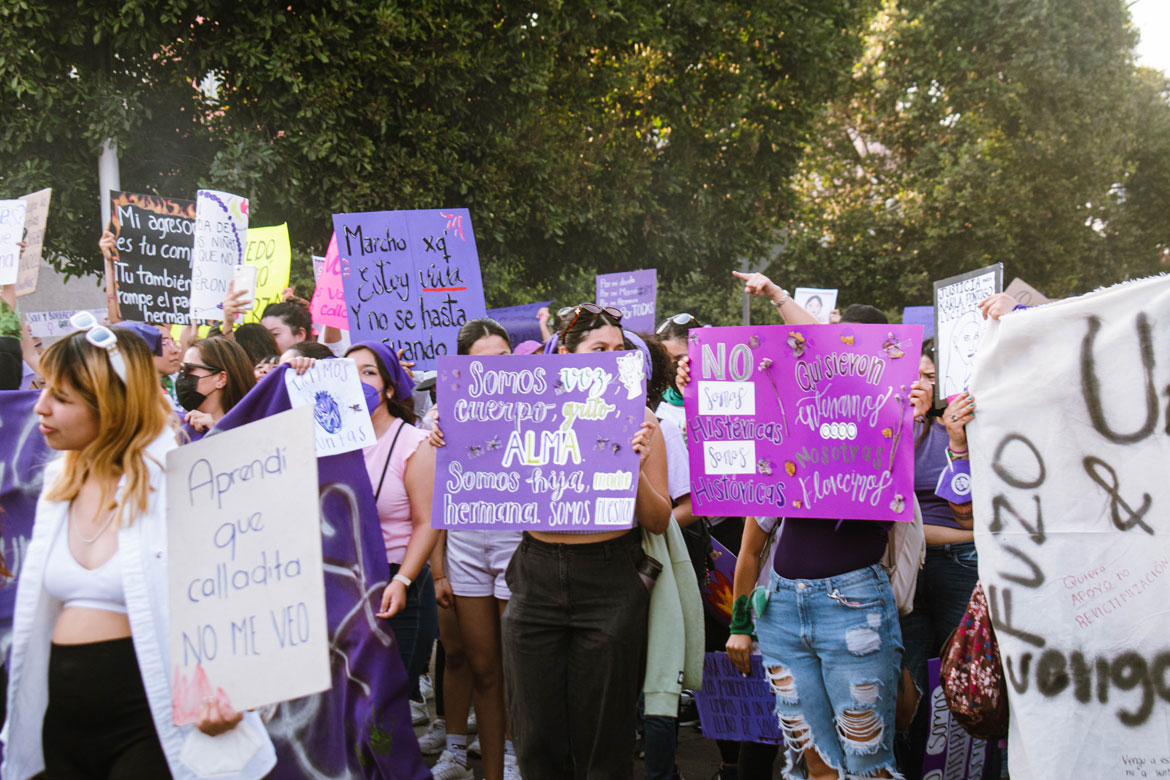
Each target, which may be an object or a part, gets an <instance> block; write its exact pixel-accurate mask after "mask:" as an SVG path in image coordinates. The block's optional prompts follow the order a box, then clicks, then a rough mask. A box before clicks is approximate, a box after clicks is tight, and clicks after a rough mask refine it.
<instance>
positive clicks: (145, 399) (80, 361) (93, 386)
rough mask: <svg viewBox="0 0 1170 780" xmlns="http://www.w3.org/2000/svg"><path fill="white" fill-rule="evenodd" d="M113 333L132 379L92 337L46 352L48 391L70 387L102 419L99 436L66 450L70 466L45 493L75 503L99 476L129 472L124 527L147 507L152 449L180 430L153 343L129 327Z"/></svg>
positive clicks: (80, 336)
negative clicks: (168, 430) (164, 435)
mask: <svg viewBox="0 0 1170 780" xmlns="http://www.w3.org/2000/svg"><path fill="white" fill-rule="evenodd" d="M113 330H114V334H115V335H116V336H117V339H118V351H119V352H120V353H121V355H122V359H123V361H124V362H125V364H126V381H125V382H123V381H122V380H121V379H120V378H119V377H118V374H117V373H116V372H115V371H114V368H113V365H112V364H111V362H110V358H109V356H108V355H107V353H106V351H105V350H104V349H102V348H101V347H95V346H94V345H92V344H90V343H89V342H88V341H86V339H85V333H82V332H78V333H74V334H73V335H71V336H67V337H66V338H63V339H61V340H60V341H58V342H57V343H56V344H53V345H52V346H51V347H49V348H48V349H47V350H45V354H43V355H41V361H40V366H41V372H42V374H43V376H44V377H45V392H47V393H52V392H54V391H55V390H58V389H60V388H62V387H67V388H68V389H70V390H71V391H73V392H75V393H76V394H77V396H78V397H79V398H81V400H82V401H83V402H84V403H85V404H86V405H87V406H89V408H90V409H92V410H93V411H94V413H96V414H97V418H98V434H97V436H96V437H95V438H94V440H93V441H91V442H90V443H89V444H87V445H85V447H84V448H83V449H81V450H70V451H69V452H66V453H65V461H64V468H62V470H61V473H60V475H59V476H58V477H57V479H56V481H55V482H54V483H53V484H52V485H50V486H48V490H47V491H46V493H45V498H46V499H48V500H50V501H72V500H73V499H74V498H76V497H77V494H78V492H79V491H80V490H81V486H82V484H84V483H85V481H86V479H88V478H89V477H91V476H92V477H95V478H96V479H98V480H99V482H101V484H103V485H108V484H110V483H114V484H116V483H117V481H118V480H119V479H121V478H122V477H125V478H126V489H125V491H124V493H123V494H122V500H121V501H120V502H119V504H118V506H117V515H116V517H115V518H114V522H115V524H116V525H117V526H119V527H120V526H121V525H122V523H123V522H124V523H126V525H130V524H131V523H133V522H134V517H135V516H136V515H137V514H139V513H141V512H145V511H146V508H147V504H148V502H149V500H150V490H151V488H150V471H149V468H148V465H147V463H146V458H148V457H150V456H149V455H147V453H146V448H147V447H148V446H150V444H151V443H152V442H153V441H154V440H155V439H157V438H158V437H159V434H161V433H162V432H163V431H164V430H165V429H166V428H167V427H168V426H170V427H172V428H173V427H174V415H173V414H172V413H171V409H170V405H169V404H168V403H167V401H166V399H165V398H164V396H163V394H162V390H161V389H160V388H159V385H158V371H156V370H155V368H154V356H153V355H152V354H151V351H150V348H149V347H147V346H146V342H145V341H143V340H142V339H141V338H140V337H139V336H137V335H135V334H133V333H131V332H129V331H125V330H121V329H118V328H114V329H113ZM158 465H159V466H162V465H164V464H162V463H159V464H158ZM114 499H115V497H114V496H112V495H103V496H102V504H103V505H104V506H108V507H110V508H113V501H114ZM107 502H109V503H107Z"/></svg>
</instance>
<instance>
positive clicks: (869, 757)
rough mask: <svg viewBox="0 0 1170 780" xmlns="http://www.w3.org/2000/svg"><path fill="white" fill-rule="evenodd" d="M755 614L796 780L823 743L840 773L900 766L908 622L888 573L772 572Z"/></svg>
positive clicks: (867, 773) (874, 569)
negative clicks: (898, 729) (801, 576)
mask: <svg viewBox="0 0 1170 780" xmlns="http://www.w3.org/2000/svg"><path fill="white" fill-rule="evenodd" d="M768 596H769V598H768V604H767V606H766V607H765V609H764V614H763V615H760V616H759V617H757V619H756V635H757V636H758V637H759V640H760V652H761V654H762V655H763V660H764V669H765V674H766V675H767V676H768V679H769V681H770V683H771V685H772V690H773V691H774V692H775V694H776V712H777V714H778V715H779V718H780V729H781V731H782V732H783V734H784V742H785V744H786V745H787V746H788V758H789V761H788V770H787V772H786V774H785V777H786V778H789V780H804V778H807V776H808V774H807V770H806V769H805V763H804V761H803V760H802V758H801V756H802V753H803V752H804V751H805V750H806V749H809V748H815V749H816V751H817V752H818V753H819V754H820V756H821V758H822V759H824V761H825V763H827V764H828V765H829V766H831V767H833V768H834V769H836V770H837V771H838V773H839V774H840V776H841V777H842V778H855V777H857V778H861V777H871V776H873V775H874V774H877V773H880V772H881V770H883V769H884V770H889V772H890V773H891V774H892V775H893V776H894V777H901V775H899V774H898V773H897V769H896V766H895V764H894V705H895V704H896V703H897V696H898V680H899V677H900V673H901V668H902V630H901V628H900V627H899V625H898V608H897V606H896V605H895V603H894V593H893V590H891V588H890V581H889V578H887V577H886V573H885V571H884V570H883V569H882V568H881V566H877V565H874V566H867V567H865V568H864V569H856V570H854V571H851V572H846V573H845V574H841V575H839V576H836V577H828V578H826V579H822V580H789V579H785V578H784V577H780V576H779V575H777V574H776V573H775V572H773V573H772V579H771V582H770V583H769V585H768Z"/></svg>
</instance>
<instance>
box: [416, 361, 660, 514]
mask: <svg viewBox="0 0 1170 780" xmlns="http://www.w3.org/2000/svg"><path fill="white" fill-rule="evenodd" d="M436 386H437V388H438V404H439V406H440V407H441V408H442V410H443V412H442V414H443V432H444V434H445V435H446V440H447V446H445V447H440V448H439V449H438V452H437V458H436V463H435V503H434V510H433V512H432V514H431V525H432V526H433V527H435V528H489V529H500V530H517V529H524V530H542V531H614V530H619V529H623V528H632V527H633V526H634V500H635V498H636V496H637V492H638V473H639V469H640V467H641V464H640V462H639V458H638V454H637V453H636V452H634V449H633V447H632V446H630V440H631V439H632V438H633V437H634V435H635V434H636V433H637V432H638V429H639V428H640V427H641V425H642V421H643V420H644V419H645V414H646V413H645V407H646V372H645V368H644V363H643V361H642V354H641V353H640V352H636V351H635V352H605V353H597V354H581V355H576V354H573V355H552V356H548V355H540V356H534V355H528V356H515V355H498V356H494V357H468V356H457V357H444V358H442V359H441V360H440V361H439V375H438V380H437V385H436Z"/></svg>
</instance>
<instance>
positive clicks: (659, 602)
mask: <svg viewBox="0 0 1170 780" xmlns="http://www.w3.org/2000/svg"><path fill="white" fill-rule="evenodd" d="M642 550H643V551H644V552H645V553H646V554H647V555H649V556H650V557H652V558H654V559H655V560H657V561H658V562H659V563H661V564H662V573H661V574H659V575H658V581H657V582H656V583H655V584H654V590H652V591H651V592H650V631H649V634H648V638H647V641H646V678H645V680H644V681H643V682H642V693H643V694H644V696H645V699H646V714H647V715H665V716H667V717H671V718H675V717H678V698H679V694H680V693H682V689H683V688H687V689H688V690H698V689H700V688H702V687H703V643H704V638H703V602H702V598H701V597H700V595H699V582H698V580H697V579H696V577H695V569H694V566H692V565H691V558H690V556H689V555H688V554H687V545H686V542H684V541H683V535H682V530H681V529H680V528H679V527H678V523H676V522H675V520H674V518H673V517H671V518H670V525H669V526H667V529H666V531H665V532H664V533H662V534H654V533H650V532H649V531H646V530H643V531H642Z"/></svg>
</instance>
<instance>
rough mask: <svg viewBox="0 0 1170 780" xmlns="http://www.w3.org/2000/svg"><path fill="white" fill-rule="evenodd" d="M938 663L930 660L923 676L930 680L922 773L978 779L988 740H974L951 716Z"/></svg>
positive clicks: (939, 779)
mask: <svg viewBox="0 0 1170 780" xmlns="http://www.w3.org/2000/svg"><path fill="white" fill-rule="evenodd" d="M940 665H941V662H940V661H939V659H937V658H932V659H930V661H928V662H927V665H926V676H927V679H929V680H930V697H929V699H928V704H929V706H930V721H929V722H930V725H929V726H928V731H927V733H926V753H925V755H923V757H922V776H923V777H924V778H929V780H980V778H982V777H983V767H984V765H985V764H986V763H987V758H988V753H989V751H990V750H991V743H989V742H987V741H986V740H982V739H973V738H972V737H971V735H970V734H968V733H967V732H966V731H963V727H962V726H960V725H959V724H958V722H957V721H956V720H955V718H954V716H952V715H951V711H950V710H949V709H948V708H947V698H946V695H945V694H944V693H943V689H942V686H941V685H939V682H938V671H939V667H940ZM998 775H999V772H998V770H997V771H996V776H998Z"/></svg>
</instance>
